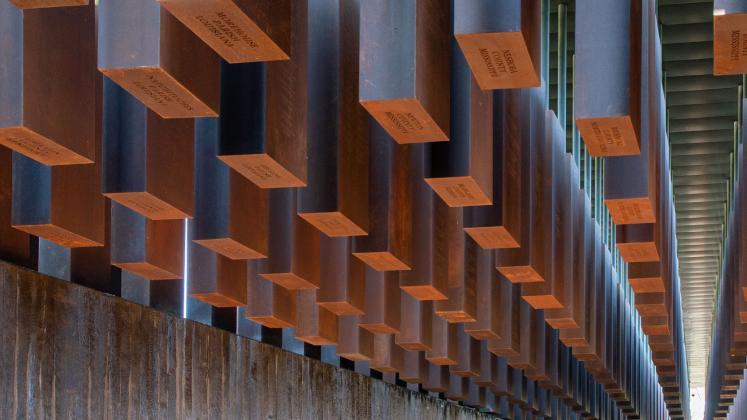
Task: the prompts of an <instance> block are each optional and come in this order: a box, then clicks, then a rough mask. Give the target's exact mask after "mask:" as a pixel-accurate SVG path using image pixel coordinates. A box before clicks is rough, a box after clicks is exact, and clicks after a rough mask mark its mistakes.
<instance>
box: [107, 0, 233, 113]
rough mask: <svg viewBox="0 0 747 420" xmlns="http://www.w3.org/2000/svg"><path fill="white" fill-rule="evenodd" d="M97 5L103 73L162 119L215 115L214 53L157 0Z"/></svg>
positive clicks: (216, 67)
mask: <svg viewBox="0 0 747 420" xmlns="http://www.w3.org/2000/svg"><path fill="white" fill-rule="evenodd" d="M97 8H98V11H97V24H98V41H99V48H98V68H99V70H100V71H101V72H102V73H103V74H104V75H106V77H108V78H109V79H111V80H112V81H114V82H115V83H117V84H118V85H120V86H121V87H122V88H123V89H125V90H126V91H128V92H129V93H130V94H132V95H133V96H134V97H136V98H137V99H138V100H140V101H141V102H143V104H145V106H147V107H148V108H149V109H151V110H152V111H153V112H155V113H156V114H158V115H159V116H161V117H162V118H189V117H209V116H217V115H218V112H219V110H220V103H219V101H220V91H219V89H218V88H219V85H220V66H219V62H220V60H219V58H218V56H217V55H216V54H215V53H214V52H213V51H212V50H211V49H210V48H209V47H208V46H207V45H205V44H204V43H203V42H202V41H201V40H200V39H199V38H198V37H197V36H195V35H194V34H193V33H192V32H191V31H190V30H189V29H188V28H187V27H186V26H184V25H183V24H182V23H181V22H179V21H178V20H177V19H176V18H175V17H173V16H172V15H171V14H170V13H168V12H167V11H166V10H164V9H162V8H161V7H160V6H159V3H158V1H157V0H130V1H103V2H100V3H99V5H98V6H97ZM197 63H199V64H197Z"/></svg>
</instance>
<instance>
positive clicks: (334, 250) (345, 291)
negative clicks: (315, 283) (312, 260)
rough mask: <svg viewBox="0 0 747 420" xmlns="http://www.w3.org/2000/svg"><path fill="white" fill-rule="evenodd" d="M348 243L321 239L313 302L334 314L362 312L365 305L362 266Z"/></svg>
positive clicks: (358, 313)
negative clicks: (318, 278)
mask: <svg viewBox="0 0 747 420" xmlns="http://www.w3.org/2000/svg"><path fill="white" fill-rule="evenodd" d="M351 242H352V240H350V239H347V238H328V237H322V238H321V248H320V264H321V268H320V270H321V272H320V282H319V293H318V294H317V302H318V303H319V306H322V307H324V308H326V309H327V310H329V311H330V312H332V313H334V314H336V315H338V316H342V315H363V310H364V308H365V290H366V266H365V264H363V262H362V261H360V260H359V259H357V258H355V257H354V256H352V255H351V253H350V248H351V247H350V245H351Z"/></svg>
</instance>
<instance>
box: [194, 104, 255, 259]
mask: <svg viewBox="0 0 747 420" xmlns="http://www.w3.org/2000/svg"><path fill="white" fill-rule="evenodd" d="M229 114H230V113H229V112H224V113H223V114H222V116H221V118H220V119H219V120H216V119H201V120H197V121H196V122H195V189H196V190H197V191H204V193H202V194H198V195H196V196H195V206H194V211H195V214H194V215H195V217H194V220H193V224H194V228H195V232H194V235H193V237H192V241H194V242H195V243H197V244H199V245H201V246H204V247H206V248H208V249H211V250H213V251H214V252H216V253H218V254H221V255H223V256H225V257H227V258H230V259H234V260H246V259H257V258H265V257H266V256H267V253H268V235H269V233H268V220H269V208H268V193H267V191H263V190H261V189H259V187H257V186H256V185H254V184H253V183H251V182H250V181H249V180H248V179H246V178H244V177H243V176H241V175H240V174H239V173H237V172H236V171H234V170H232V169H231V168H229V167H228V166H226V165H224V164H223V162H221V161H220V159H219V158H218V156H217V155H218V151H219V150H220V147H221V144H222V143H224V142H231V141H233V140H235V139H236V138H237V137H238V136H237V135H236V136H235V135H234V134H242V133H245V131H241V130H236V128H237V126H238V125H237V124H229V122H227V121H225V120H228V119H229V118H228V116H227V115H229ZM238 127H242V126H238ZM249 134H251V132H250V133H249ZM246 214H251V215H252V217H251V218H247V217H244V216H245V215H246Z"/></svg>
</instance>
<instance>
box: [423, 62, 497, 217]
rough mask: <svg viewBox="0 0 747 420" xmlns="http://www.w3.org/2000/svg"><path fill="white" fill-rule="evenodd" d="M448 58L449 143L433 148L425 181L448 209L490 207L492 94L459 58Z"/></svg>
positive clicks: (491, 183) (435, 145)
mask: <svg viewBox="0 0 747 420" xmlns="http://www.w3.org/2000/svg"><path fill="white" fill-rule="evenodd" d="M451 57H452V60H451V68H452V75H451V76H452V77H451V81H452V84H451V101H450V103H451V140H450V141H449V142H446V143H440V144H439V143H436V144H434V145H433V146H432V150H433V165H432V170H431V176H430V177H429V178H427V179H426V181H427V182H428V184H429V185H430V186H431V188H433V191H435V192H436V194H438V196H439V197H441V199H442V200H444V202H445V203H446V204H447V205H449V206H450V207H465V206H484V205H490V204H491V203H492V201H491V198H492V196H493V188H494V187H493V180H492V173H493V165H494V163H493V147H494V146H493V124H492V117H493V115H494V114H493V93H492V92H484V91H482V90H480V87H479V86H477V84H476V83H475V81H474V80H473V79H472V75H471V74H470V72H469V69H468V68H467V63H465V62H464V58H463V57H461V55H458V54H456V53H453V54H452V55H451Z"/></svg>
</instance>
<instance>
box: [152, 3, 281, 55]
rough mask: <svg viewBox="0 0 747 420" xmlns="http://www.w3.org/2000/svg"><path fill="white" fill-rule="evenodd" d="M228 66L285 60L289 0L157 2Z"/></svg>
mask: <svg viewBox="0 0 747 420" xmlns="http://www.w3.org/2000/svg"><path fill="white" fill-rule="evenodd" d="M158 1H159V3H160V4H161V6H162V7H163V8H164V9H166V10H168V11H169V13H171V14H172V15H174V17H176V18H177V19H179V21H180V22H181V23H183V24H184V25H185V26H186V27H188V28H189V29H190V30H191V31H192V32H194V33H195V35H197V36H198V37H200V39H201V40H202V41H203V42H205V43H206V44H207V45H209V46H210V48H212V49H213V50H214V51H215V52H216V53H217V54H219V55H220V56H221V57H222V58H223V59H224V60H226V61H227V62H229V63H246V62H253V61H276V60H288V54H289V53H290V48H289V44H290V31H289V28H290V25H289V22H290V14H291V7H292V2H291V1H290V0H262V1H250V0H207V1H204V0H158Z"/></svg>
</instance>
